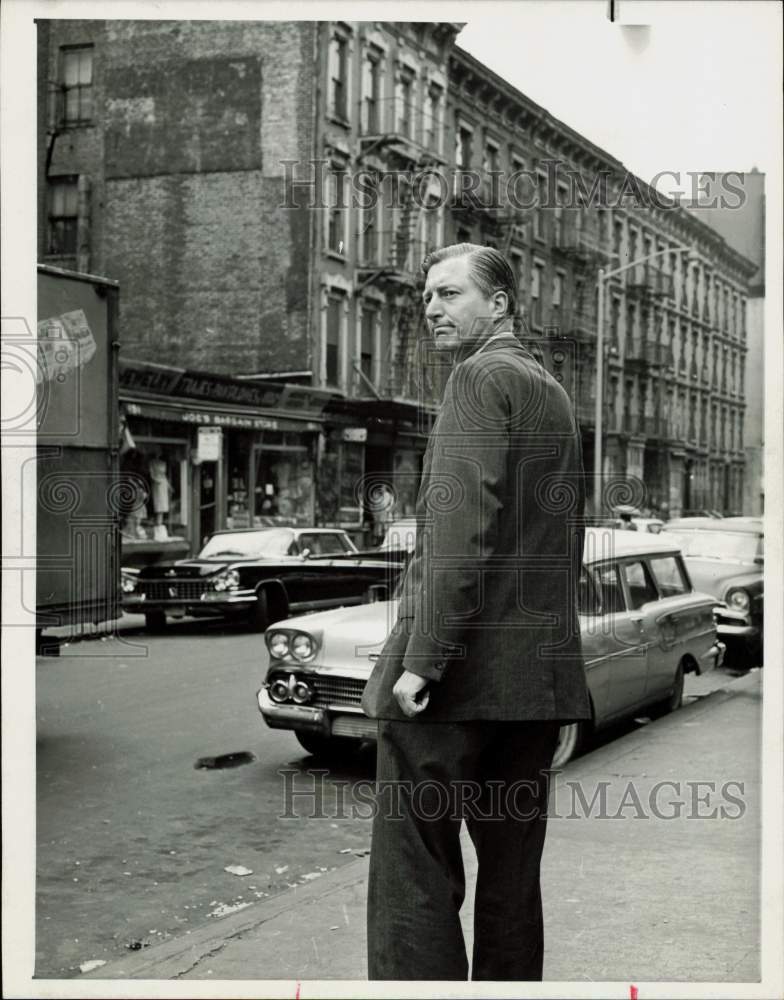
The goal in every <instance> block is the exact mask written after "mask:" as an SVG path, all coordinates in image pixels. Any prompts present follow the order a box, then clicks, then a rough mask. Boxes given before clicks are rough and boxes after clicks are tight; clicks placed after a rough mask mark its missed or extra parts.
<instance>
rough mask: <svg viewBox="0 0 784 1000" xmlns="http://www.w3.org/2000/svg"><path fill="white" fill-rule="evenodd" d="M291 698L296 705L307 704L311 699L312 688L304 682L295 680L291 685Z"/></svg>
mask: <svg viewBox="0 0 784 1000" xmlns="http://www.w3.org/2000/svg"><path fill="white" fill-rule="evenodd" d="M290 690H291V698H292V701H295V702H296V703H297V704H298V705H305V704H307V703H308V702H309V701H310V699H311V698H312V697H313V688H312V687H311V686H310V684H309V683H308V682H307V681H305V680H296V681H294V683H293V684H292V685H291V688H290Z"/></svg>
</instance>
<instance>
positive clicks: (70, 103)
mask: <svg viewBox="0 0 784 1000" xmlns="http://www.w3.org/2000/svg"><path fill="white" fill-rule="evenodd" d="M60 82H61V84H62V88H63V121H64V122H65V124H67V125H78V124H82V123H84V122H89V121H90V120H91V118H92V116H93V47H92V45H85V46H81V47H79V48H62V49H60Z"/></svg>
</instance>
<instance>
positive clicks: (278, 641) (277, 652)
mask: <svg viewBox="0 0 784 1000" xmlns="http://www.w3.org/2000/svg"><path fill="white" fill-rule="evenodd" d="M267 649H268V650H269V651H270V656H274V657H275V659H277V660H282V659H283V657H284V656H288V652H289V637H288V636H287V635H286V633H285V632H272V633H271V634H270V635H269V636H267Z"/></svg>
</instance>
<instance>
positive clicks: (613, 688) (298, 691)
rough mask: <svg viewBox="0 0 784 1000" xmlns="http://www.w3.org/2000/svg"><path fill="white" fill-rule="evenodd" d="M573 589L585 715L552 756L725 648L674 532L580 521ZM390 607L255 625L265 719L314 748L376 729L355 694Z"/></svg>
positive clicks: (565, 731)
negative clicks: (260, 645)
mask: <svg viewBox="0 0 784 1000" xmlns="http://www.w3.org/2000/svg"><path fill="white" fill-rule="evenodd" d="M579 600H580V607H579V615H580V627H581V629H582V634H583V647H584V651H585V659H586V673H587V679H588V687H589V689H590V693H591V706H592V711H593V717H592V719H591V722H590V723H588V724H583V723H580V724H574V725H568V726H564V727H563V728H562V730H561V738H560V742H559V744H558V749H557V751H556V756H555V760H554V763H555V764H556V765H558V766H560V765H562V764H565V763H566V761H567V760H569V759H570V758H571V757H572V756H573V755H574V754H575V753H576V752H577V751H578V749H579V747H580V746H581V744H582V742H583V740H584V739H585V737H586V736H587V735H588V733H589V732H590V730H591V729H601V728H603V727H605V726H607V725H609V724H610V723H612V722H615V721H616V720H619V719H621V718H624V717H628V716H632V717H633V716H635V715H637V714H639V713H641V712H643V711H645V712H648V713H655V714H658V713H662V714H663V713H666V712H672V711H674V710H675V709H677V708H678V707H679V706H680V704H681V701H682V698H683V679H684V675H685V674H687V673H690V672H696V673H703V671H705V670H708V669H711V668H713V667H715V666H718V665H720V664H721V662H722V658H723V655H724V646H723V644H722V643H721V642H720V641H719V639H718V637H717V633H716V624H715V621H714V617H713V607H714V604H715V601H714V600H713V598H712V597H711V596H710V595H709V594H703V593H699V592H697V591H695V590H694V588H693V587H692V584H691V581H690V579H689V574H688V572H687V571H686V569H685V567H684V564H683V559H682V557H681V554H680V551H679V549H678V544H677V542H676V541H674V540H673V539H663V537H662V536H661V535H658V536H657V535H651V534H648V533H642V532H629V531H613V530H610V529H606V528H589V529H588V530H587V532H586V542H585V555H584V566H583V570H582V574H581V577H580V584H579ZM396 610H397V604H396V601H394V600H392V601H380V602H378V603H375V604H369V605H366V606H365V607H362V608H344V609H342V610H340V611H331V612H325V613H323V614H315V615H309V616H308V617H306V618H293V619H289V620H288V621H280V622H277V623H276V624H274V625H272V626H271V627H270V628H269V629H268V630H267V633H266V636H265V640H266V644H267V649H268V650H269V655H270V663H269V667H268V670H267V675H266V678H265V680H264V683H263V686H262V687H261V689H260V690H259V691H258V694H257V700H258V707H259V710H260V711H261V714H262V716H263V717H264V720H265V721H266V723H267V725H269V726H271V727H272V728H275V729H290V730H292V731H293V732H294V734H295V735H296V737H297V739H298V740H299V742H300V744H301V745H302V746H303V747H304V748H305V749H306V750H307V751H309V752H310V753H314V754H330V753H334V752H343V751H345V750H346V749H351V748H352V747H355V746H356V745H357V742H358V741H361V740H363V739H374V738H375V734H376V723H375V721H374V720H371V719H368V718H366V717H365V716H364V714H363V713H362V709H361V706H360V702H361V698H362V692H363V690H364V687H365V683H366V681H367V679H368V676H369V675H370V671H371V669H372V666H373V661H374V659H375V658H377V657H378V653H379V651H380V649H381V647H382V646H383V643H384V640H385V639H386V636H387V635H388V633H389V631H390V630H391V628H392V625H393V624H394V622H395V616H396Z"/></svg>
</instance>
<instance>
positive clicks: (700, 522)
mask: <svg viewBox="0 0 784 1000" xmlns="http://www.w3.org/2000/svg"><path fill="white" fill-rule="evenodd" d="M664 527H665V528H666V529H670V528H672V529H673V530H675V531H677V530H678V529H679V528H680V529H686V528H688V529H692V528H694V529H697V530H700V531H701V530H703V529H704V530H707V531H736V532H737V531H748V532H753V533H759V534H761V533H762V531H763V522H762V518H761V517H676V518H673V519H672V521H667V523H666V524H665V525H664Z"/></svg>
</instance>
